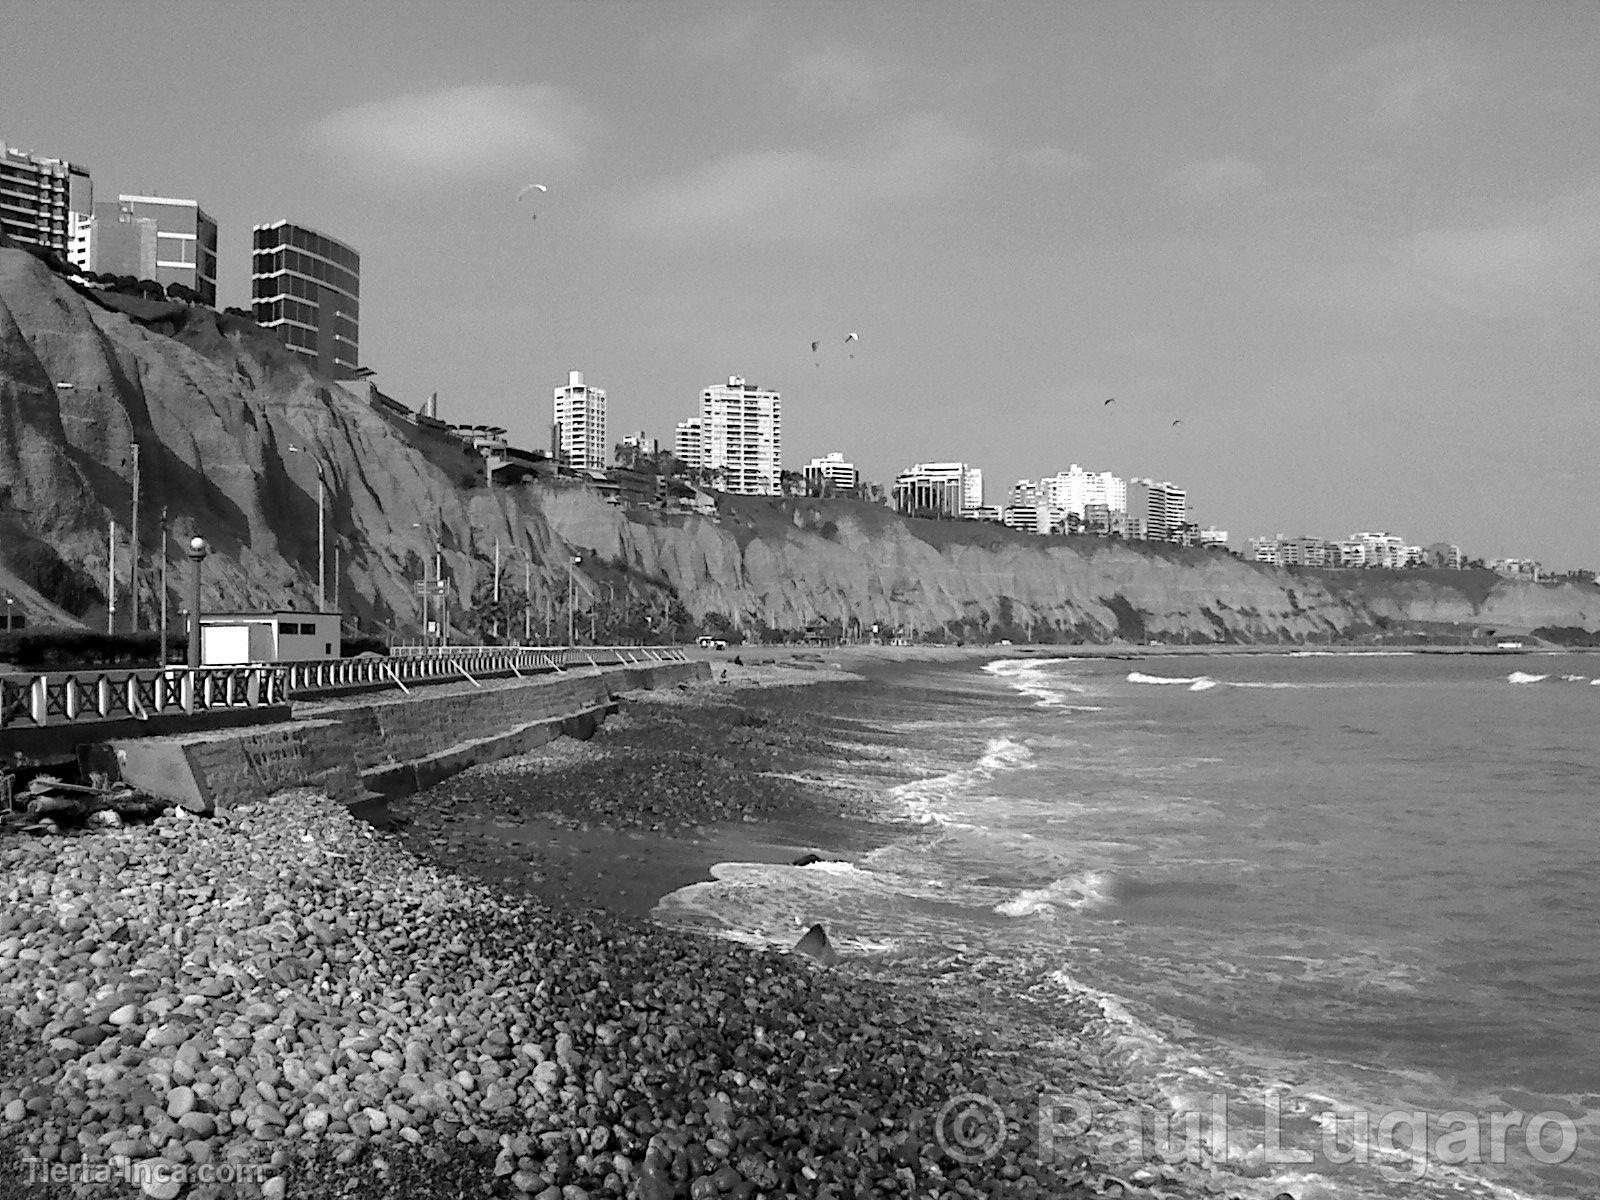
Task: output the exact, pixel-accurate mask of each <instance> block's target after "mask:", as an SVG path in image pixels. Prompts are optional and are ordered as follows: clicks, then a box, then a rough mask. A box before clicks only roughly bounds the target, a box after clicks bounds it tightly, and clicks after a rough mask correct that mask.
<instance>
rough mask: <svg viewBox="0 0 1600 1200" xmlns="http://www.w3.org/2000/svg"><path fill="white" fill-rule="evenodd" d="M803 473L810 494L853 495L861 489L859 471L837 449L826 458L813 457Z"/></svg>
mask: <svg viewBox="0 0 1600 1200" xmlns="http://www.w3.org/2000/svg"><path fill="white" fill-rule="evenodd" d="M804 474H805V478H806V491H807V492H808V493H810V494H812V495H817V496H820V495H823V494H827V495H831V496H854V495H855V494H856V493H857V492H859V491H860V490H861V473H860V472H859V471H857V470H856V465H855V463H848V462H845V460H844V455H843V454H841V453H840V452H839V451H837V450H835V451H833V452H832V453H831V454H829V455H828V456H827V457H826V458H813V459H812V460H811V461H810V462H808V463H807V464H806V465H805V468H804Z"/></svg>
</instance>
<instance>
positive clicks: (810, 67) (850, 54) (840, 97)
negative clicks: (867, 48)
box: [783, 48, 881, 108]
mask: <svg viewBox="0 0 1600 1200" xmlns="http://www.w3.org/2000/svg"><path fill="white" fill-rule="evenodd" d="M783 78H784V82H785V83H787V84H788V85H789V86H790V87H792V88H794V90H795V91H796V92H797V93H798V94H799V96H800V99H801V100H803V101H805V102H806V103H809V104H817V105H822V106H825V107H828V108H842V107H847V106H850V105H855V104H865V103H869V102H871V101H874V100H876V99H877V98H878V95H879V91H880V86H881V73H880V71H879V70H878V68H877V67H876V66H875V65H874V64H873V63H872V62H871V61H870V60H869V59H868V58H867V57H866V56H865V55H863V54H861V53H860V52H859V51H856V50H851V49H847V48H835V49H831V50H819V51H816V52H815V53H812V54H805V55H801V56H800V57H797V58H796V59H795V60H794V61H793V62H791V63H790V64H789V69H788V70H787V71H785V72H784V76H783Z"/></svg>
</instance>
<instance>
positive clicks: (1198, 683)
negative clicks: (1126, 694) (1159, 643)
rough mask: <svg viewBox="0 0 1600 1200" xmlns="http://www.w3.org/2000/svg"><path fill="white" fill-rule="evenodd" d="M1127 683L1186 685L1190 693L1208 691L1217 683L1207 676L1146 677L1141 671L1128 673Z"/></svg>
mask: <svg viewBox="0 0 1600 1200" xmlns="http://www.w3.org/2000/svg"><path fill="white" fill-rule="evenodd" d="M1128 682H1129V683H1160V684H1180V683H1181V684H1186V685H1188V688H1189V690H1190V691H1191V692H1204V691H1209V690H1210V689H1211V688H1214V687H1216V686H1217V681H1216V680H1215V679H1213V678H1211V676H1209V675H1146V674H1145V673H1144V672H1143V671H1129V672H1128Z"/></svg>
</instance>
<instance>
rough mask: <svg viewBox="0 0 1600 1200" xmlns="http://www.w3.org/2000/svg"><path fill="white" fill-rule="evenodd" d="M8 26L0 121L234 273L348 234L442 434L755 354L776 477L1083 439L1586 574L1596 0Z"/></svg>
mask: <svg viewBox="0 0 1600 1200" xmlns="http://www.w3.org/2000/svg"><path fill="white" fill-rule="evenodd" d="M312 32H314V35H315V36H306V35H307V34H308V33H312ZM6 40H7V43H8V51H9V53H8V55H7V66H6V83H7V86H6V88H5V95H4V102H3V104H0V138H3V139H4V140H5V141H6V142H7V143H8V144H10V145H13V146H19V147H22V148H25V149H29V150H33V151H35V152H36V153H40V154H45V155H50V156H54V157H60V158H66V159H69V160H71V161H73V162H76V163H79V164H81V165H83V166H85V167H87V168H88V169H89V170H90V172H91V173H92V175H93V179H94V185H95V194H96V197H97V198H99V199H110V198H114V197H115V196H116V195H117V194H118V193H135V194H149V195H164V196H174V197H182V198H188V199H194V200H196V201H198V202H199V204H200V205H201V206H202V207H203V208H205V209H206V211H207V212H209V213H210V214H211V215H212V216H213V217H214V218H215V219H216V220H217V222H218V224H219V226H220V239H219V303H220V304H222V305H240V306H248V303H249V270H250V267H249V263H250V230H251V227H252V225H255V224H266V223H269V222H272V221H276V220H279V219H280V218H287V219H289V220H291V221H295V222H297V223H301V224H305V225H309V226H311V227H312V228H315V229H319V230H322V231H324V232H326V233H327V234H329V235H330V236H332V237H336V238H339V239H341V240H343V241H346V242H348V243H349V244H350V245H351V246H353V247H354V248H355V249H356V250H357V251H358V252H359V253H360V255H361V262H362V297H361V361H362V363H363V365H366V366H370V367H371V368H372V369H373V370H374V371H375V372H376V374H375V380H376V382H377V383H378V385H379V386H380V387H381V388H382V389H383V390H384V391H385V392H387V393H388V394H390V395H392V396H394V397H395V398H396V399H398V400H400V401H402V402H403V403H406V404H408V405H410V406H411V407H418V406H420V405H421V404H422V403H423V402H424V400H425V399H426V397H427V396H428V394H429V393H431V392H435V391H437V392H438V393H439V404H440V414H441V416H443V417H444V418H445V419H447V420H452V421H462V422H468V421H470V422H481V423H490V424H496V425H502V426H505V427H506V428H507V430H508V431H509V433H510V435H511V437H512V438H513V440H515V441H516V442H518V443H520V444H524V445H530V446H543V445H545V444H547V442H548V426H549V416H550V396H551V394H552V389H553V388H555V387H558V386H560V385H561V384H562V383H563V382H564V381H565V380H566V379H567V373H568V372H569V371H572V370H579V371H583V372H584V374H585V377H586V378H587V379H588V380H589V381H590V382H591V383H593V384H594V385H595V386H597V387H600V388H604V389H605V391H606V392H607V395H608V403H609V424H610V426H611V428H613V429H618V430H624V429H625V430H638V429H641V428H642V429H645V430H647V431H648V432H649V433H650V434H651V435H652V436H655V437H658V438H660V439H661V440H662V441H663V442H666V443H670V441H671V438H672V432H673V429H674V427H675V425H676V423H677V422H678V421H679V420H681V419H683V418H684V417H686V416H689V415H691V414H692V413H694V412H695V411H697V409H698V396H699V392H700V390H701V389H702V388H705V387H707V386H709V385H711V384H714V383H717V382H720V381H723V380H725V379H726V378H727V377H728V376H730V375H742V376H744V377H745V378H746V379H748V380H749V381H750V382H751V383H754V384H759V385H760V386H762V387H768V388H773V389H776V390H778V391H779V392H781V393H782V395H783V410H784V411H783V415H784V448H785V455H786V462H785V466H786V467H788V468H790V469H799V467H800V466H801V465H802V464H803V463H805V462H807V461H808V460H810V459H811V458H813V457H815V456H818V455H823V454H826V453H828V452H829V451H833V450H839V451H842V452H843V453H844V455H845V457H846V458H847V459H850V460H851V461H853V462H855V463H856V464H857V465H858V466H859V467H860V469H861V471H862V473H863V477H864V478H866V479H869V480H875V481H878V482H881V483H884V484H886V485H887V484H888V483H889V482H891V481H892V479H893V476H894V474H895V472H896V471H898V470H900V469H901V468H903V467H905V466H908V465H910V464H911V463H913V462H918V461H950V460H963V461H967V462H970V463H973V464H975V465H977V466H979V467H981V468H982V469H983V472H984V477H985V483H986V484H987V485H988V486H989V487H992V488H997V489H1002V490H1003V489H1006V488H1009V486H1010V484H1011V483H1012V482H1013V481H1015V480H1017V479H1023V478H1028V479H1034V478H1038V477H1039V476H1041V475H1046V474H1053V473H1054V472H1056V471H1058V470H1064V469H1066V467H1067V466H1068V465H1069V464H1070V463H1073V462H1076V463H1079V464H1081V465H1082V466H1083V467H1085V468H1086V469H1089V470H1093V471H1103V470H1109V471H1112V472H1115V473H1116V474H1118V475H1121V476H1123V477H1125V478H1126V477H1132V476H1149V477H1151V478H1155V479H1158V480H1160V479H1170V480H1172V481H1173V482H1174V483H1177V484H1179V485H1180V486H1182V487H1184V488H1186V489H1187V491H1188V493H1189V495H1190V497H1191V499H1192V500H1193V502H1194V504H1195V512H1194V517H1195V519H1196V520H1198V521H1199V522H1200V523H1201V524H1203V525H1214V526H1220V527H1223V528H1226V529H1228V530H1229V532H1230V535H1231V537H1232V540H1233V544H1234V546H1235V547H1236V548H1238V547H1242V546H1243V545H1245V542H1246V539H1247V538H1248V537H1250V536H1253V535H1257V534H1265V535H1271V534H1275V533H1284V534H1290V535H1293V534H1299V533H1307V534H1312V535H1315V536H1326V537H1342V536H1344V535H1346V534H1348V533H1350V532H1352V531H1355V530H1359V529H1384V530H1388V531H1390V532H1394V533H1398V534H1400V535H1401V536H1403V537H1405V538H1406V539H1407V540H1408V541H1410V542H1416V543H1421V544H1424V545H1425V544H1428V543H1430V542H1434V541H1450V542H1454V543H1457V544H1459V545H1460V546H1461V547H1462V548H1463V550H1465V551H1467V552H1468V553H1470V554H1471V555H1473V556H1475V557H1483V558H1495V557H1503V556H1507V555H1515V556H1526V557H1534V558H1538V559H1540V560H1542V561H1543V562H1544V563H1545V565H1546V566H1547V567H1549V568H1552V569H1566V568H1569V567H1582V566H1590V567H1592V566H1596V565H1600V539H1597V536H1596V532H1595V527H1596V518H1597V517H1600V504H1597V502H1596V499H1595V493H1596V484H1597V470H1596V460H1597V457H1600V455H1597V448H1600V136H1597V135H1600V7H1597V6H1595V5H1594V4H1592V3H1588V2H1582V3H1579V2H1572V3H1562V2H1559V0H1557V2H1548V3H1540V4H1536V5H1497V4H1490V3H1458V2H1454V0H1451V2H1443V0H1434V2H1427V3H1396V4H1376V3H1349V4H1342V5H1323V4H1316V3H1298V2H1286V3H1270V4H1269V3H1231V2H1228V0H1217V2H1212V3H1206V4H1179V3H1170V4H1153V3H1144V4H1119V5H1107V4H1090V3H1066V2H1049V3H1044V2H1040V3H1030V2H1026V0H1023V2H1017V3H1008V4H1004V5H997V4H991V3H978V2H976V0H974V2H970V3H938V2H931V3H923V2H918V3H909V2H906V3H901V2H896V0H890V2H884V3H874V4H859V5H847V4H839V3H825V2H819V3H811V2H807V0H793V2H786V3H782V4H777V3H739V4H732V3H725V4H712V3H694V2H684V3H670V4H646V3H629V2H624V0H609V2H604V3H602V2H599V0H575V2H560V3H557V2H535V3H497V4H476V3H464V4H461V5H455V6H445V7H440V6H435V5H422V4H417V3H401V4H395V5H386V6H381V7H380V6H375V5H372V4H369V3H354V2H352V0H327V2H325V3H317V4H309V3H284V4H277V5H269V6H262V7H255V8H251V9H249V10H246V9H243V8H237V7H234V6H230V5H215V4H204V3H139V2H135V3H95V2H90V3H85V4H82V5H79V6H76V7H75V8H74V9H73V10H72V14H71V19H64V18H63V14H62V12H61V11H60V10H59V9H56V8H52V7H51V6H48V5H24V6H17V10H16V11H14V12H8V13H7V16H6ZM179 46H181V48H182V69H181V70H176V69H173V68H172V63H173V61H174V60H173V58H172V54H173V51H174V48H175V47H179ZM532 183H539V184H542V185H544V186H545V188H546V189H547V190H546V191H543V192H540V191H537V190H534V191H529V192H527V193H526V194H525V195H523V196H522V198H521V199H518V194H519V192H523V191H524V189H526V188H527V186H528V185H529V184H532ZM852 331H855V332H857V333H858V334H859V340H858V341H853V342H850V343H849V344H848V345H846V343H845V341H844V339H845V336H846V335H847V334H848V333H850V332H852ZM813 341H816V342H819V343H820V346H819V350H818V352H817V353H816V354H813V353H812V350H811V343H812V342H813ZM851 355H854V357H851ZM1110 397H1116V399H1117V403H1116V404H1115V405H1111V406H1106V405H1105V404H1104V401H1105V400H1106V399H1107V398H1110ZM1180 419H1181V421H1182V424H1181V425H1180V426H1176V427H1174V426H1173V425H1172V422H1173V421H1174V420H1180Z"/></svg>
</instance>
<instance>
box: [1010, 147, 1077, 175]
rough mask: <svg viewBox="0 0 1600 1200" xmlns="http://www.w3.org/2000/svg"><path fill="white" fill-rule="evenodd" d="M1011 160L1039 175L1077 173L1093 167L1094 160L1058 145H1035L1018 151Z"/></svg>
mask: <svg viewBox="0 0 1600 1200" xmlns="http://www.w3.org/2000/svg"><path fill="white" fill-rule="evenodd" d="M1012 161H1013V162H1014V163H1015V164H1016V165H1017V166H1019V167H1021V168H1023V169H1024V170H1028V171H1037V172H1038V173H1039V174H1041V175H1079V174H1082V173H1083V172H1085V171H1092V170H1093V169H1094V160H1093V159H1091V158H1089V156H1088V155H1086V154H1079V153H1077V152H1076V151H1074V150H1063V149H1062V148H1061V147H1059V146H1035V147H1033V148H1032V149H1029V150H1023V151H1020V152H1018V153H1017V154H1016V155H1015V156H1014V157H1013V159H1012Z"/></svg>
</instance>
